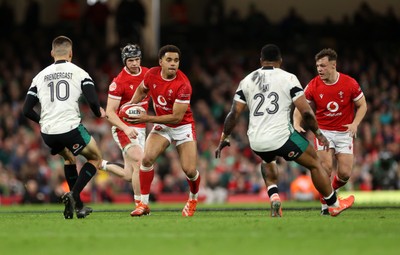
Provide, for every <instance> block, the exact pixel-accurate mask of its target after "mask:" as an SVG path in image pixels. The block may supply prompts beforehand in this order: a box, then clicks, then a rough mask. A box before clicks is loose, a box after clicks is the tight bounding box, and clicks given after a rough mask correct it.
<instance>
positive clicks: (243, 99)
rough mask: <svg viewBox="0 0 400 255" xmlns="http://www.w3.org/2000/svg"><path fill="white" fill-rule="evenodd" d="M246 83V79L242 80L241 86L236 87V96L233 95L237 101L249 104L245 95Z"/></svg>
mask: <svg viewBox="0 0 400 255" xmlns="http://www.w3.org/2000/svg"><path fill="white" fill-rule="evenodd" d="M244 83H245V80H242V81H241V82H240V83H239V86H238V88H237V89H236V92H235V96H234V97H233V100H235V101H237V102H240V103H243V104H247V101H246V97H245V95H244V92H243V86H244Z"/></svg>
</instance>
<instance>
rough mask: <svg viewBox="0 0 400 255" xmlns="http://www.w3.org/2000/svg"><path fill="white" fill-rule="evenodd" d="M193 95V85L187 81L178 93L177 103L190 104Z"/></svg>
mask: <svg viewBox="0 0 400 255" xmlns="http://www.w3.org/2000/svg"><path fill="white" fill-rule="evenodd" d="M191 96H192V87H191V86H190V83H188V82H185V83H183V85H182V86H180V87H179V89H178V91H177V93H176V99H175V103H179V104H190V98H191Z"/></svg>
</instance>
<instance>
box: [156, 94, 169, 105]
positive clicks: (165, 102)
mask: <svg viewBox="0 0 400 255" xmlns="http://www.w3.org/2000/svg"><path fill="white" fill-rule="evenodd" d="M157 102H158V104H159V105H163V106H164V105H166V104H167V100H165V98H164V97H163V96H161V95H159V96H158V97H157Z"/></svg>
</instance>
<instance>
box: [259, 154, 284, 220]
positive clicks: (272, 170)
mask: <svg viewBox="0 0 400 255" xmlns="http://www.w3.org/2000/svg"><path fill="white" fill-rule="evenodd" d="M261 175H262V177H263V179H264V183H265V186H266V187H267V192H268V197H269V200H270V202H271V217H282V203H281V199H280V197H279V189H278V165H277V164H276V161H275V160H274V161H272V162H270V163H266V162H265V161H263V162H262V163H261Z"/></svg>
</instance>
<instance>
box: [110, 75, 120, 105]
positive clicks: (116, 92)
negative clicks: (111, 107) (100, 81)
mask: <svg viewBox="0 0 400 255" xmlns="http://www.w3.org/2000/svg"><path fill="white" fill-rule="evenodd" d="M122 93H123V91H122V86H121V85H120V84H119V82H118V80H117V79H114V80H113V81H112V82H111V84H110V86H109V87H108V97H110V98H113V99H116V100H121V98H122Z"/></svg>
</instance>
